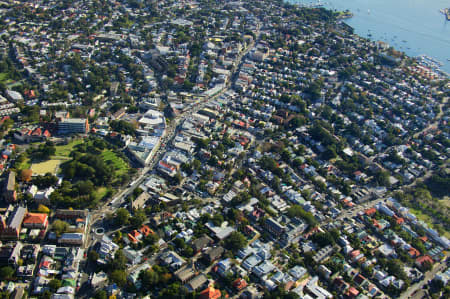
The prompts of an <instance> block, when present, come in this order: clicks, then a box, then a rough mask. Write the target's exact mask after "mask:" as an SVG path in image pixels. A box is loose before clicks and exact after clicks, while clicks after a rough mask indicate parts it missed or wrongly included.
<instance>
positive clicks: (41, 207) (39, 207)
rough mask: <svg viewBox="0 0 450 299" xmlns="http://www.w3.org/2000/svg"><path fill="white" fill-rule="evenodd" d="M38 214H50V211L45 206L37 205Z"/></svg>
mask: <svg viewBox="0 0 450 299" xmlns="http://www.w3.org/2000/svg"><path fill="white" fill-rule="evenodd" d="M38 212H39V213H44V214H50V209H49V208H48V207H47V206H44V205H43V204H39V206H38Z"/></svg>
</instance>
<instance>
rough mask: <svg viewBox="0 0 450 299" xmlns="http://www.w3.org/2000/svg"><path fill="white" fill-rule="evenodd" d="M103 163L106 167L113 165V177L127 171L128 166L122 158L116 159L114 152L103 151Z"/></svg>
mask: <svg viewBox="0 0 450 299" xmlns="http://www.w3.org/2000/svg"><path fill="white" fill-rule="evenodd" d="M102 158H103V161H105V163H106V164H107V165H113V167H114V169H115V171H116V172H115V175H122V174H124V173H126V172H127V171H128V168H129V167H128V164H127V163H126V162H125V161H124V160H122V158H120V157H118V156H117V155H116V154H115V153H114V152H112V151H110V150H105V151H103V152H102Z"/></svg>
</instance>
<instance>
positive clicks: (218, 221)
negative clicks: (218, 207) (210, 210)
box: [211, 213, 223, 226]
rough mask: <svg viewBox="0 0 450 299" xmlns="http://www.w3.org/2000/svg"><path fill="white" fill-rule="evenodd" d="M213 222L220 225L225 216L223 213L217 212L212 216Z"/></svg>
mask: <svg viewBox="0 0 450 299" xmlns="http://www.w3.org/2000/svg"><path fill="white" fill-rule="evenodd" d="M211 221H212V223H214V225H215V226H220V225H221V224H222V222H223V216H222V214H220V213H217V214H215V215H214V216H213V217H212V220H211Z"/></svg>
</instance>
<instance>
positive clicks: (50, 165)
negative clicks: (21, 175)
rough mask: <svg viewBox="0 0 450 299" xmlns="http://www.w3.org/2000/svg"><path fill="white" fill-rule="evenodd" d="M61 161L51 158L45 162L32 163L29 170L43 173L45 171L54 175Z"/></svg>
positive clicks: (39, 173) (34, 172)
mask: <svg viewBox="0 0 450 299" xmlns="http://www.w3.org/2000/svg"><path fill="white" fill-rule="evenodd" d="M61 162H63V161H62V160H56V159H51V160H48V161H45V162H40V163H33V164H32V165H31V170H32V171H33V174H38V175H45V174H46V173H47V172H50V173H51V174H54V175H56V172H57V171H58V168H59V165H60V164H61Z"/></svg>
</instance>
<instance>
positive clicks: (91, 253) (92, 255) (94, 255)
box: [88, 250, 100, 262]
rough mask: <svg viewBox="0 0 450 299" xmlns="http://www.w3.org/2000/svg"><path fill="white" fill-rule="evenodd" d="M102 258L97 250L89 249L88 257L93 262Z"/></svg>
mask: <svg viewBox="0 0 450 299" xmlns="http://www.w3.org/2000/svg"><path fill="white" fill-rule="evenodd" d="M99 258H100V256H99V255H98V253H97V251H95V250H91V251H89V255H88V259H89V261H91V262H97V260H98V259H99Z"/></svg>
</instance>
